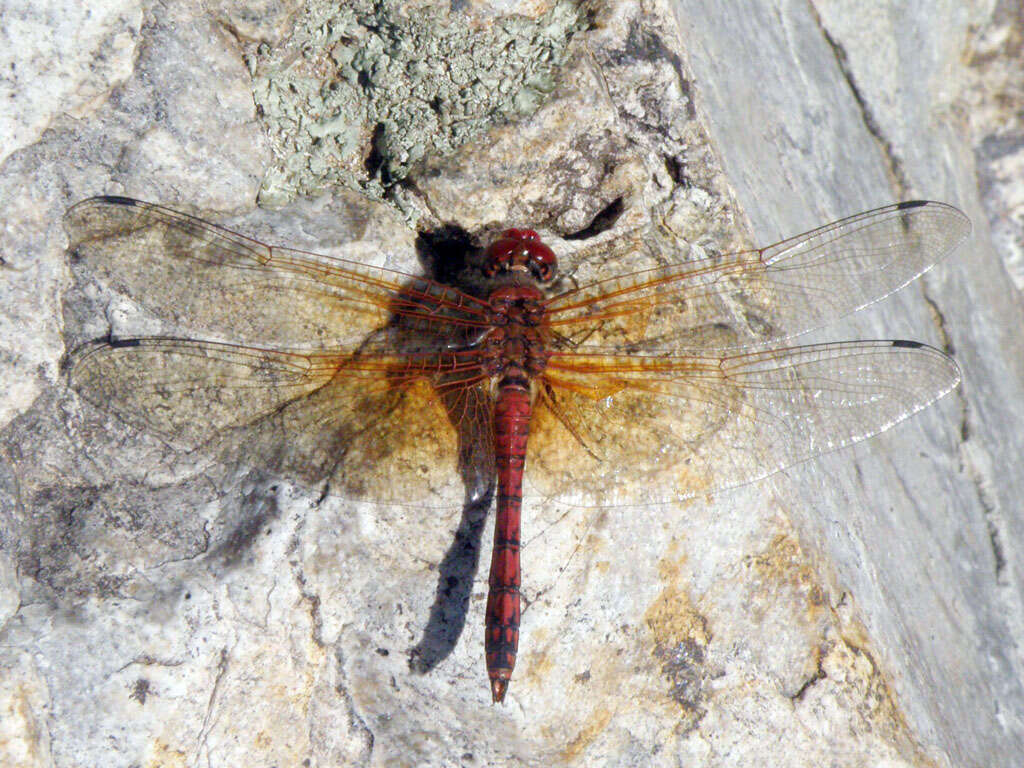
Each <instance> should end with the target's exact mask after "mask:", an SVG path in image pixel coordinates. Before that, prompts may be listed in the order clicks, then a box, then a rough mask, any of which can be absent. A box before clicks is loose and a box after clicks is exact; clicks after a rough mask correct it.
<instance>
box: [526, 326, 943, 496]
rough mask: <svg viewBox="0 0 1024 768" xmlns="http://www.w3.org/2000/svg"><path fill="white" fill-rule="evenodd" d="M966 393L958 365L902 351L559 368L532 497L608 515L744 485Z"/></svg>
mask: <svg viewBox="0 0 1024 768" xmlns="http://www.w3.org/2000/svg"><path fill="white" fill-rule="evenodd" d="M958 381H959V371H958V369H957V366H956V363H955V362H953V360H952V359H951V358H949V357H948V356H946V355H944V354H943V353H942V352H940V351H938V350H936V349H933V348H931V347H928V346H924V345H920V344H916V343H912V342H899V341H878V342H850V343H839V344H823V345H813V346H804V347H791V348H787V349H772V350H765V351H762V352H756V353H751V354H742V355H732V356H726V357H720V358H716V357H678V356H640V355H630V356H624V355H614V354H600V353H593V354H589V353H588V354H580V355H563V356H559V355H556V356H555V357H553V358H552V360H551V362H550V364H549V367H548V370H547V372H546V373H545V375H544V382H543V383H542V386H541V390H540V396H539V397H538V399H537V405H536V410H535V417H534V421H533V426H532V429H531V438H530V443H529V448H530V453H529V456H528V459H527V472H526V479H527V484H528V485H529V486H531V487H532V488H534V489H535V490H536V491H537V492H539V493H541V494H543V495H545V496H551V497H560V498H567V497H575V498H576V499H578V500H579V501H580V502H581V503H586V504H596V505H600V506H604V505H611V504H616V503H651V502H665V501H671V500H675V499H682V498H686V497H688V496H692V495H695V494H701V493H707V492H710V491H713V490H717V489H722V488H727V487H731V486H736V485H741V484H743V483H747V482H750V481H753V480H757V479H759V478H762V477H764V476H766V475H769V474H771V473H773V472H776V471H778V470H780V469H783V468H784V467H788V466H791V465H793V464H796V463H798V462H801V461H804V460H806V459H809V458H811V457H813V456H817V455H819V454H822V453H826V452H828V451H833V450H836V449H838V448H841V447H843V446H846V445H849V444H851V443H854V442H857V441H859V440H863V439H865V438H867V437H870V436H872V435H875V434H877V433H879V432H882V431H883V430H885V429H888V428H889V427H890V426H892V425H893V424H895V423H897V422H898V421H900V420H902V419H904V418H906V417H907V416H909V415H911V414H913V413H915V412H917V411H918V410H920V409H921V408H924V407H925V406H926V405H928V404H929V403H931V402H932V401H934V400H935V399H936V398H938V397H941V396H942V395H943V394H945V393H947V392H949V391H950V390H951V389H952V388H953V387H955V386H956V384H957V383H958Z"/></svg>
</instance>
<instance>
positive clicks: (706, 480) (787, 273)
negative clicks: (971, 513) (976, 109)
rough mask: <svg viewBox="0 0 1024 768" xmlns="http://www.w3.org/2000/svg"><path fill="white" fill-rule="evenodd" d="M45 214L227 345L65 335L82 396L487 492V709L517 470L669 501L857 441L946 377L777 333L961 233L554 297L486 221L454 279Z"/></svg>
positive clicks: (896, 234) (547, 256)
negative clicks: (478, 244) (491, 516)
mask: <svg viewBox="0 0 1024 768" xmlns="http://www.w3.org/2000/svg"><path fill="white" fill-rule="evenodd" d="M65 226H66V228H67V231H68V233H69V237H70V248H71V251H72V258H73V260H77V261H79V262H80V263H81V264H83V265H84V266H86V267H87V268H88V269H89V270H90V271H91V273H92V274H94V275H96V276H97V277H98V278H99V279H100V280H102V281H104V282H106V283H108V284H109V285H110V286H111V287H112V288H114V289H116V290H118V291H121V292H123V293H125V294H127V295H129V296H131V297H133V298H134V299H135V300H136V301H137V302H138V303H140V304H141V305H142V306H143V307H144V308H146V309H148V310H149V311H150V312H152V313H154V314H156V315H158V316H160V317H162V318H164V319H165V320H168V321H171V322H173V323H184V324H189V325H191V326H193V327H197V328H201V329H203V332H204V334H205V335H207V337H208V338H219V339H224V340H228V341H230V342H232V343H228V341H212V340H197V339H193V338H172V337H151V338H131V339H121V340H111V339H106V340H102V341H96V342H93V343H89V344H86V345H84V346H82V347H80V348H78V349H77V350H75V351H74V352H73V353H72V354H71V355H70V356H69V358H68V360H67V370H68V375H69V378H70V383H71V385H72V386H73V387H74V388H75V389H77V390H78V391H79V392H80V393H81V394H82V395H83V396H84V397H85V398H86V399H88V400H90V401H92V402H93V403H95V404H96V405H98V406H100V407H102V408H105V409H107V410H109V411H112V412H114V413H115V414H117V415H119V416H120V417H121V418H123V419H124V420H126V421H128V422H129V423H133V424H136V425H139V426H141V427H144V428H147V429H149V430H152V431H155V432H157V433H158V434H160V435H162V436H163V437H164V438H165V439H167V440H168V441H169V442H170V443H172V444H174V445H176V446H179V447H181V448H186V449H192V448H196V447H198V446H206V447H210V446H225V445H231V446H233V450H235V451H236V452H239V451H241V452H246V453H247V454H248V455H249V457H250V458H251V460H253V461H259V462H261V463H262V464H264V465H266V466H269V467H272V468H273V469H274V470H275V471H280V472H287V473H290V474H291V475H292V476H293V477H295V478H298V479H301V480H308V481H318V480H323V479H325V478H329V479H330V482H331V484H332V487H333V488H334V489H335V491H337V492H340V493H343V494H351V495H353V496H357V497H360V498H366V499H371V500H379V501H388V500H402V501H405V502H407V503H409V502H411V503H415V502H416V501H417V499H423V498H425V496H424V495H423V494H424V493H429V494H431V497H432V498H434V497H436V496H437V494H438V493H440V491H439V489H441V488H444V487H446V486H450V485H451V483H452V482H453V481H454V482H455V483H458V484H460V485H461V486H462V489H463V491H464V493H465V494H466V497H467V498H476V499H479V498H484V497H486V494H487V493H488V492H489V490H491V491H492V490H493V488H494V483H495V479H496V481H497V513H496V522H495V532H494V543H493V552H492V559H491V570H490V579H489V585H490V590H489V594H488V598H487V609H486V628H485V653H486V659H487V670H488V675H489V677H490V685H491V693H492V698H493V700H494V701H495V702H498V701H501V700H502V699H503V697H504V696H505V692H506V689H507V687H508V684H509V680H510V678H511V675H512V669H513V667H514V665H515V659H516V652H517V647H518V636H519V610H520V606H519V596H520V569H519V542H520V509H521V503H522V496H523V490H524V471H525V472H526V478H527V490H532V491H535V492H537V493H538V494H539V495H540V496H541V497H542V498H549V499H550V498H557V497H558V496H559V495H562V496H565V495H567V494H582V495H585V496H586V495H588V494H589V495H590V497H591V500H592V501H593V502H594V503H596V504H600V505H607V504H614V503H623V502H626V501H629V500H630V499H634V500H635V499H639V500H640V501H641V502H642V503H657V502H659V501H666V500H669V499H679V498H685V497H688V496H692V495H694V494H698V493H706V492H709V491H711V490H714V489H721V488H725V487H729V486H735V485H739V484H743V483H747V482H750V481H752V480H756V479H758V478H762V477H764V476H766V475H769V474H771V473H773V472H776V471H778V470H780V469H782V468H784V467H788V466H791V465H793V464H795V463H797V462H800V461H803V460H805V459H808V458H810V457H812V456H816V455H819V454H821V453H824V452H827V451H831V450H835V449H837V448H840V447H842V446H845V445H849V444H850V443H853V442H856V441H858V440H863V439H865V438H867V437H870V436H871V435H875V434H877V433H879V432H881V431H883V430H885V429H888V428H889V427H891V426H892V425H893V424H895V423H897V422H898V421H900V420H901V419H904V418H906V417H907V416H909V415H911V414H913V413H915V412H916V411H918V410H920V409H922V408H924V407H925V406H927V405H928V404H929V403H931V402H932V401H934V400H935V399H936V398H938V397H941V396H942V395H943V394H945V393H947V392H949V391H950V390H951V389H953V388H954V387H955V386H956V385H957V383H958V382H959V379H960V376H959V371H958V369H957V366H956V364H955V363H954V362H953V360H952V359H951V358H949V357H947V356H946V355H945V354H943V353H942V352H940V351H938V350H936V349H933V348H931V347H928V346H925V345H923V344H919V343H916V342H910V341H854V342H843V343H833V344H815V345H811V346H797V347H779V346H778V344H777V343H778V342H779V341H780V340H782V339H784V338H786V337H788V336H792V335H795V334H799V333H802V332H805V331H807V330H810V329H812V328H817V327H820V326H822V325H824V324H825V323H827V322H829V321H830V320H832V319H835V318H837V317H840V316H842V315H845V314H847V313H850V312H853V311H856V310H858V309H860V308H862V307H864V306H866V305H868V304H870V303H872V302H874V301H876V300H878V299H879V298H881V297H884V296H886V295H887V294H889V293H891V292H892V291H894V290H896V289H898V288H900V287H902V286H904V285H906V284H907V283H908V282H910V281H911V280H913V279H915V278H916V277H917V276H919V275H920V274H921V273H922V272H924V271H925V270H926V269H928V268H929V267H930V266H931V264H932V263H934V261H936V260H938V259H939V258H941V257H943V256H944V255H945V254H947V253H948V252H949V251H951V250H952V249H953V248H954V247H956V246H957V245H958V244H959V243H960V242H962V241H963V240H964V239H965V238H966V237H967V236H968V234H969V232H970V222H969V220H968V219H967V217H966V216H965V215H964V214H963V213H961V212H960V211H958V210H957V209H956V208H953V207H951V206H949V205H946V204H943V203H936V202H907V203H900V204H897V205H890V206H887V207H884V208H879V209H877V210H873V211H868V212H866V213H861V214H858V215H856V216H852V217H850V218H846V219H843V220H841V221H837V222H835V223H833V224H829V225H827V226H824V227H821V228H819V229H815V230H812V231H810V232H807V233H805V234H802V235H799V236H797V237H794V238H790V239H788V240H783V241H782V242H779V243H776V244H774V245H770V246H768V247H766V248H761V249H757V250H750V251H745V252H741V253H734V254H728V255H718V256H711V257H707V258H701V259H697V260H690V261H686V262H680V263H670V264H662V265H660V266H655V267H653V268H650V269H645V270H643V271H639V272H634V273H632V274H626V275H620V276H614V277H606V278H604V279H599V280H597V281H595V282H592V283H590V284H586V285H582V286H579V285H571V286H567V285H565V283H566V282H567V281H566V280H564V279H560V278H559V275H558V270H557V259H556V257H555V254H554V252H553V251H552V250H551V249H550V248H549V247H548V246H547V245H545V244H544V243H543V242H542V241H541V240H540V238H539V237H538V236H537V233H536V232H534V231H532V230H527V229H510V230H507V231H505V232H503V233H502V234H501V235H500V236H499V237H498V238H497V239H496V240H495V241H494V242H493V243H491V245H490V246H489V247H488V248H487V249H486V250H485V251H484V252H483V254H482V257H481V258H480V259H479V263H478V264H477V267H478V269H477V270H476V272H475V273H474V276H472V277H471V278H470V279H467V280H466V281H465V284H464V285H460V287H458V288H457V287H454V286H452V285H447V284H444V283H441V282H438V281H434V280H430V279H427V278H424V277H416V276H413V275H408V274H403V273H400V272H395V271H391V270H388V269H383V268H380V267H373V266H367V265H365V264H361V263H358V262H355V261H347V260H342V259H335V258H328V257H325V256H318V255H316V254H312V253H306V252H302V251H296V250H290V249H287V248H278V247H271V246H268V245H264V244H263V243H260V242H257V241H256V240H252V239H250V238H247V237H244V236H242V235H239V234H236V233H234V232H231V231H229V230H227V229H223V228H221V227H218V226H216V225H214V224H210V223H207V222H205V221H202V220H200V219H197V218H194V217H192V216H189V215H186V214H183V213H178V212H175V211H172V210H169V209H167V208H163V207H160V206H157V205H152V204H149V203H144V202H140V201H137V200H131V199H127V198H122V197H97V198H92V199H90V200H85V201H83V202H81V203H79V204H77V205H75V206H74V207H72V208H71V209H70V210H69V211H68V212H67V215H66V217H65ZM773 344H774V346H772V345H773ZM527 467H529V469H528V470H527V469H526V468H527ZM624 469H625V470H627V472H626V474H627V475H628V477H624V476H623V470H624ZM613 481H614V482H613ZM609 487H614V489H615V490H614V491H613V492H612V494H613V495H609V493H608V490H607V489H608V488H609ZM415 488H420V489H424V490H422V491H421V492H420V495H418V496H417V495H410V494H414V493H415Z"/></svg>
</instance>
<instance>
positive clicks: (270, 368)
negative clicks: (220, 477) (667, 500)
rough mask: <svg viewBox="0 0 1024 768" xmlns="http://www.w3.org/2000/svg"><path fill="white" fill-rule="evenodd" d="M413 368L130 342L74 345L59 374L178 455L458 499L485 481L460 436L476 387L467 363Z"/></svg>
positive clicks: (193, 344)
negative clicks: (197, 453) (198, 453)
mask: <svg viewBox="0 0 1024 768" xmlns="http://www.w3.org/2000/svg"><path fill="white" fill-rule="evenodd" d="M419 362H420V363H421V364H417V361H415V360H414V359H412V358H410V356H392V357H388V356H385V355H364V354H355V355H349V356H339V355H330V354H310V353H305V352H288V351H273V350H261V349H255V348H249V347H241V346H233V345H227V344H216V343H210V342H199V341H192V340H187V339H136V340H131V341H127V342H117V343H112V344H111V343H104V342H96V343H93V344H88V345H86V346H84V347H82V348H80V349H79V350H76V352H75V353H74V354H73V355H71V356H70V357H69V359H68V362H67V371H68V377H69V382H70V384H71V386H72V387H73V388H74V389H76V390H77V391H78V392H79V393H81V394H82V396H83V397H85V399H87V400H89V401H90V402H92V403H94V404H95V405H97V406H98V407H100V408H102V409H104V410H107V411H111V412H113V413H115V414H116V415H118V416H119V417H120V418H122V419H123V420H124V421H126V422H127V423H129V424H132V425H134V426H136V427H139V428H141V429H143V430H145V431H148V432H152V433H155V434H157V435H159V436H160V437H162V438H163V439H164V440H166V441H167V442H169V443H170V444H172V445H174V446H175V447H177V448H179V449H182V450H197V449H199V450H202V451H206V452H210V453H211V454H213V455H215V456H217V457H218V458H220V459H222V460H227V461H231V462H238V463H241V464H244V465H249V466H253V467H258V468H262V469H266V470H268V471H270V472H273V473H275V474H279V475H281V476H282V477H284V478H285V479H290V480H294V481H297V482H300V483H305V484H316V483H320V482H322V481H325V480H329V481H331V483H332V489H333V490H334V491H335V492H337V493H340V494H342V495H346V496H349V497H352V498H359V499H366V500H371V501H386V502H400V503H408V504H413V505H430V504H438V505H450V504H452V503H455V504H458V503H461V502H462V500H463V498H464V497H465V496H466V495H470V494H472V493H478V492H479V488H478V486H479V485H480V484H481V483H484V484H486V482H487V481H488V480H489V478H490V477H492V476H493V458H492V457H491V456H489V455H488V454H487V453H486V448H485V449H484V453H483V454H482V455H481V454H480V446H479V445H477V444H470V443H469V442H468V441H467V442H465V444H463V442H462V441H463V440H464V438H465V436H470V435H474V434H477V433H479V432H480V431H481V430H482V429H489V423H490V421H489V419H490V412H489V402H490V401H489V400H488V399H487V398H486V397H484V396H483V393H482V388H483V386H484V384H485V382H484V380H483V379H482V377H481V376H480V375H479V371H478V368H477V367H476V366H475V365H474V364H472V361H467V362H466V364H464V365H461V366H453V367H452V368H451V370H448V371H446V372H445V373H444V374H443V376H442V375H440V374H437V373H436V372H435V373H433V374H432V373H431V371H432V368H431V366H430V364H429V363H428V362H427V360H426V359H425V358H424V360H422V361H419ZM480 424H484V425H488V426H484V427H481V426H480ZM467 457H471V458H472V460H473V462H475V463H473V464H472V465H471V466H469V465H467V463H466V462H467V461H468V458H467ZM460 459H461V461H460ZM488 461H490V462H492V463H491V465H490V466H486V463H487V462H488ZM470 485H474V487H473V488H472V489H471V488H470V487H469V486H470Z"/></svg>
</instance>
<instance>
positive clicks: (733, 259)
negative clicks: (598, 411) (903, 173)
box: [547, 201, 971, 354]
mask: <svg viewBox="0 0 1024 768" xmlns="http://www.w3.org/2000/svg"><path fill="white" fill-rule="evenodd" d="M970 231H971V224H970V220H969V219H968V218H967V217H966V216H965V215H964V214H963V213H962V212H960V211H959V210H957V209H956V208H954V207H952V206H950V205H946V204H945V203H936V202H921V201H917V202H908V203H899V204H896V205H890V206H886V207H884V208H878V209H877V210H873V211H868V212H866V213H861V214H858V215H856V216H851V217H849V218H847V219H842V220H840V221H837V222H834V223H832V224H828V225H826V226H823V227H820V228H819V229H815V230H812V231H810V232H806V233H804V234H802V235H798V236H796V237H793V238H790V239H788V240H783V241H782V242H779V243H776V244H774V245H770V246H768V247H766V248H762V249H760V250H754V251H746V252H742V253H736V254H729V255H725V256H717V257H712V258H707V259H701V260H695V261H692V262H687V263H682V264H671V265H667V266H664V267H658V268H655V269H650V270H646V271H642V272H636V273H632V274H628V275H624V276H619V277H613V278H609V279H606V280H601V281H599V282H596V283H592V284H590V285H587V286H584V287H581V288H578V289H574V290H571V291H568V292H565V293H563V294H561V295H558V296H555V297H552V298H551V299H550V300H549V301H548V303H547V308H548V313H549V321H550V323H551V327H552V329H553V331H554V332H555V333H556V334H558V337H559V339H560V343H561V344H563V345H564V346H565V347H569V348H571V347H574V346H577V345H581V344H591V345H609V346H610V345H616V346H621V347H623V348H624V349H629V350H635V351H640V352H643V351H655V350H658V351H665V352H674V353H677V354H678V353H683V352H688V351H697V352H705V353H706V352H708V351H714V350H723V351H724V350H735V349H739V348H741V347H748V346H751V345H764V344H768V343H772V342H776V341H778V340H780V339H783V338H788V337H791V336H795V335H798V334H800V333H804V332H806V331H809V330H812V329H814V328H819V327H821V326H823V325H826V324H827V323H829V322H831V321H833V320H835V319H837V318H839V317H842V316H843V315H846V314H849V313H851V312H855V311H856V310H858V309H861V308H863V307H865V306H867V305H868V304H871V303H873V302H875V301H877V300H879V299H881V298H883V297H885V296H887V295H889V294H890V293H892V292H893V291H895V290H898V289H899V288H902V287H903V286H904V285H906V284H907V283H909V282H910V281H911V280H913V279H915V278H916V277H918V276H919V275H920V274H921V273H922V272H924V271H925V270H927V269H928V268H929V267H931V266H932V265H933V264H934V263H935V262H936V261H938V260H940V259H942V258H943V257H944V256H945V255H946V254H948V253H949V252H950V251H952V250H953V249H954V248H955V247H956V246H957V245H959V244H960V243H961V242H963V240H964V239H965V238H966V237H967V236H968V235H969V234H970ZM723 329H728V332H726V333H723Z"/></svg>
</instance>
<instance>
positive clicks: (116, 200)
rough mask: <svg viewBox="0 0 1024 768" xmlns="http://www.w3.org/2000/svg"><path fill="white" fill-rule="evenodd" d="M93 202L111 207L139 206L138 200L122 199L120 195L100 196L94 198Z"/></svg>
mask: <svg viewBox="0 0 1024 768" xmlns="http://www.w3.org/2000/svg"><path fill="white" fill-rule="evenodd" d="M93 200H95V201H97V202H100V203H110V204H111V205H124V206H129V207H134V206H136V205H138V204H139V201H138V200H133V199H132V198H130V197H121V196H120V195H99V196H98V197H94V198H93Z"/></svg>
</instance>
